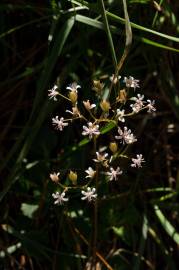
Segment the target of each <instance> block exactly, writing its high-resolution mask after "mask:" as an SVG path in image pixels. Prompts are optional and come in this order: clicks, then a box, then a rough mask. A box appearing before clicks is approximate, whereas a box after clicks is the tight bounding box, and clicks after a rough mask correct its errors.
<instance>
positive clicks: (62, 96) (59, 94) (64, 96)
mask: <svg viewBox="0 0 179 270" xmlns="http://www.w3.org/2000/svg"><path fill="white" fill-rule="evenodd" d="M58 95H59V96H61V97H62V98H65V99H67V100H68V101H70V102H71V100H70V99H69V98H67V97H66V96H64V95H62V94H61V93H59V92H58Z"/></svg>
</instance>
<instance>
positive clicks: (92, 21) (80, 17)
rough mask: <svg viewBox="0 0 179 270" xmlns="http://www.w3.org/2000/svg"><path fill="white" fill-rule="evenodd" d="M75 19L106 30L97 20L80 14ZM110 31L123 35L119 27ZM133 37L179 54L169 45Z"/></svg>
mask: <svg viewBox="0 0 179 270" xmlns="http://www.w3.org/2000/svg"><path fill="white" fill-rule="evenodd" d="M75 19H76V21H78V22H81V23H84V24H87V25H89V26H92V27H94V28H97V29H100V30H104V26H103V23H102V22H99V21H97V20H95V19H91V18H89V17H86V16H83V15H80V14H77V15H76V17H75ZM110 29H111V31H112V33H114V34H117V35H119V34H120V35H122V31H120V30H119V29H117V27H115V26H110ZM133 37H134V39H136V40H139V41H142V42H143V43H146V44H147V45H151V46H154V47H158V48H161V49H165V50H169V51H173V52H179V49H176V48H173V47H169V46H167V45H164V44H161V43H159V42H155V41H152V40H150V39H147V38H144V37H138V36H136V35H133Z"/></svg>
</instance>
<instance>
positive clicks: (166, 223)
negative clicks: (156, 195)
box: [154, 205, 179, 245]
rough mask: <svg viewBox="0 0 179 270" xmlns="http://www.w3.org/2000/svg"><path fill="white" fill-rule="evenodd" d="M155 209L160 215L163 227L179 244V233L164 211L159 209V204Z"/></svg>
mask: <svg viewBox="0 0 179 270" xmlns="http://www.w3.org/2000/svg"><path fill="white" fill-rule="evenodd" d="M154 211H155V214H156V216H157V217H158V219H159V221H160V223H161V225H162V227H163V228H164V230H165V231H166V233H167V234H168V235H169V236H170V237H171V238H172V239H173V240H174V241H175V242H176V243H177V245H178V244H179V233H178V232H176V230H175V228H174V227H173V226H172V224H171V223H170V222H169V221H168V219H167V218H166V217H165V216H164V214H163V213H162V211H161V210H160V209H159V207H158V205H154Z"/></svg>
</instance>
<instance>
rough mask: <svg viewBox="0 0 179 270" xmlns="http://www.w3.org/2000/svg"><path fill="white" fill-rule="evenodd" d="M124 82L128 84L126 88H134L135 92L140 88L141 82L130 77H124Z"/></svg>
mask: <svg viewBox="0 0 179 270" xmlns="http://www.w3.org/2000/svg"><path fill="white" fill-rule="evenodd" d="M124 82H125V84H126V87H129V88H134V91H135V89H136V88H139V87H140V86H139V84H138V83H139V80H135V79H134V77H132V76H129V78H127V77H124Z"/></svg>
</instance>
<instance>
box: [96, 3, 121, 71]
mask: <svg viewBox="0 0 179 270" xmlns="http://www.w3.org/2000/svg"><path fill="white" fill-rule="evenodd" d="M98 3H99V6H100V8H101V13H102V17H103V21H104V26H105V31H106V34H107V37H108V41H109V46H110V49H111V55H112V59H113V65H114V69H116V66H117V57H116V53H115V49H114V44H113V40H112V35H111V31H110V27H109V23H108V19H107V16H106V10H105V6H104V2H103V0H98Z"/></svg>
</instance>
